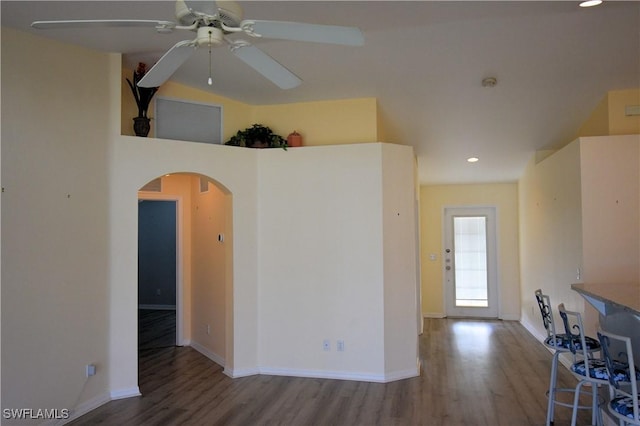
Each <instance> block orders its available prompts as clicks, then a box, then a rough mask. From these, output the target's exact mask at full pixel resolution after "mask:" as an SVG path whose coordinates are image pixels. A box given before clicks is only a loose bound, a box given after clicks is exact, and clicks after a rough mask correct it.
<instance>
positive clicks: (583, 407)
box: [544, 388, 604, 410]
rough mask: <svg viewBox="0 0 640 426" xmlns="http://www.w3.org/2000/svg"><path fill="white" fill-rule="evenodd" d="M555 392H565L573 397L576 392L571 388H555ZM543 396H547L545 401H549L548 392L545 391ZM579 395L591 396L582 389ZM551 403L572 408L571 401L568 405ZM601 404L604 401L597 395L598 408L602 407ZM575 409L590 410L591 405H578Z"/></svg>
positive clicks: (565, 403) (556, 402)
mask: <svg viewBox="0 0 640 426" xmlns="http://www.w3.org/2000/svg"><path fill="white" fill-rule="evenodd" d="M555 392H556V394H557V393H558V392H566V393H571V394H574V395H575V393H576V390H575V389H573V388H556V389H555ZM544 394H545V395H546V396H547V399H549V391H546V392H545V393H544ZM580 394H581V395H589V396H591V392H586V391H584V390H582V389H581V390H580ZM553 403H554V404H556V405H561V406H563V407H569V408H573V401H572V402H570V403H569V402H562V401H557V400H554V401H553ZM603 403H604V399H603V398H602V397H601V396H600V395H598V406H600V405H602V404H603ZM577 408H578V409H580V410H591V409H592V408H593V407H592V406H591V405H578V407H577Z"/></svg>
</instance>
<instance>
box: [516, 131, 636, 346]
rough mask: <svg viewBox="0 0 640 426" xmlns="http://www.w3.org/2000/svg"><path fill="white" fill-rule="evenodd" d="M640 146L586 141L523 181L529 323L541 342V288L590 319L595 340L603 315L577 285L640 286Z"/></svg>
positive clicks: (610, 139) (616, 140) (531, 169)
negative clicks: (538, 293)
mask: <svg viewBox="0 0 640 426" xmlns="http://www.w3.org/2000/svg"><path fill="white" fill-rule="evenodd" d="M639 146H640V136H638V135H629V136H607V137H590V138H580V139H578V140H576V141H574V142H572V143H571V144H569V145H567V146H566V147H565V148H563V149H562V150H560V151H558V152H557V153H555V154H554V155H552V156H550V157H548V158H546V159H545V160H543V161H542V162H540V163H538V164H536V163H535V162H534V161H532V162H531V163H530V164H529V165H528V167H527V169H526V171H525V173H524V175H523V177H522V179H521V180H520V185H519V191H520V211H521V216H520V238H521V244H520V255H521V259H522V262H521V265H522V266H521V277H522V280H521V281H522V322H523V324H524V325H525V326H526V327H527V328H529V329H530V330H531V331H532V332H533V333H534V334H536V335H537V336H538V337H540V338H541V337H542V336H543V335H544V334H545V331H544V328H543V327H542V322H541V319H540V313H539V311H538V308H537V306H536V304H535V300H534V297H533V293H534V291H535V290H536V289H537V288H542V290H543V291H544V292H545V293H547V294H549V295H550V297H551V302H552V306H553V307H554V308H555V307H556V306H557V304H559V303H561V302H563V303H565V305H567V308H568V309H571V310H576V311H579V312H583V313H585V321H586V328H587V332H588V333H591V334H593V333H595V330H596V326H597V314H596V313H595V311H594V310H593V308H592V307H591V306H590V305H589V304H587V303H585V302H584V300H583V299H582V297H580V296H579V295H578V294H577V293H576V292H575V291H573V290H571V284H573V283H576V282H625V283H636V284H638V283H640V219H639V217H640V161H639V160H638V159H639V158H640V154H639V150H640V148H639ZM638 285H640V284H638Z"/></svg>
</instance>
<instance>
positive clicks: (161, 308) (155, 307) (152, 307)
mask: <svg viewBox="0 0 640 426" xmlns="http://www.w3.org/2000/svg"><path fill="white" fill-rule="evenodd" d="M138 309H150V310H153V311H175V310H176V305H138Z"/></svg>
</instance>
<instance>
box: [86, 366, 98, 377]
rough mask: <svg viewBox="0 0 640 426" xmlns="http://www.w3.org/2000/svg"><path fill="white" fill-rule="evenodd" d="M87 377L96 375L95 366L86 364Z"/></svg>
mask: <svg viewBox="0 0 640 426" xmlns="http://www.w3.org/2000/svg"><path fill="white" fill-rule="evenodd" d="M86 373H87V377H91V376H95V375H96V365H95V364H87V368H86Z"/></svg>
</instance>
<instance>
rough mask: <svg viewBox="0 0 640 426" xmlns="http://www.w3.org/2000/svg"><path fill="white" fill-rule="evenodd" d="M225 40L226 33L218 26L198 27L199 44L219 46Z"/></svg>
mask: <svg viewBox="0 0 640 426" xmlns="http://www.w3.org/2000/svg"><path fill="white" fill-rule="evenodd" d="M223 41H224V33H223V32H222V30H221V29H220V28H216V27H200V28H198V38H197V43H198V46H209V45H211V46H218V45H220V44H222V42H223Z"/></svg>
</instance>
